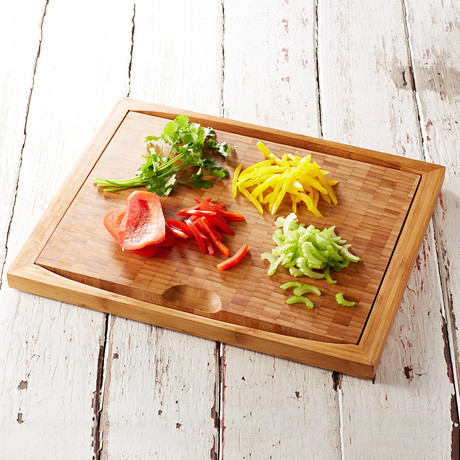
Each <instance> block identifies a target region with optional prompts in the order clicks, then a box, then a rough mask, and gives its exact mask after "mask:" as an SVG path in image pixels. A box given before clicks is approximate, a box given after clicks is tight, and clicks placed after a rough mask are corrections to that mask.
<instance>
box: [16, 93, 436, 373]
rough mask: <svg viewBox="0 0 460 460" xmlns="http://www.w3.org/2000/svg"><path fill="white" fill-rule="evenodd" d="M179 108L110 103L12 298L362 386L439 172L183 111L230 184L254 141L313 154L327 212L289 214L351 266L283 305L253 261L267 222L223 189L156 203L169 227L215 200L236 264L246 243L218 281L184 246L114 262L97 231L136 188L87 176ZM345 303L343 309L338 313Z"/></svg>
mask: <svg viewBox="0 0 460 460" xmlns="http://www.w3.org/2000/svg"><path fill="white" fill-rule="evenodd" d="M179 113H184V112H183V111H181V110H177V109H170V108H165V107H161V106H156V105H153V104H148V103H144V102H141V101H133V100H123V101H121V102H120V103H119V104H118V105H117V107H116V108H115V110H114V112H113V113H112V115H111V116H110V118H109V120H108V121H107V123H106V124H105V126H104V127H103V128H102V130H101V132H100V133H99V134H98V136H97V137H96V138H95V140H94V141H93V143H92V144H91V145H90V146H89V148H88V150H87V151H86V153H85V154H84V155H83V157H82V159H81V161H80V163H79V164H78V166H77V167H76V173H75V174H74V175H73V176H72V179H70V181H69V182H68V183H67V184H68V185H66V186H64V188H63V189H62V190H61V191H60V193H59V194H58V195H57V197H56V199H55V201H54V203H53V204H52V206H51V207H50V208H49V210H48V211H47V213H46V214H45V216H44V218H43V219H42V220H41V222H40V224H39V225H38V227H37V229H36V230H35V231H34V233H33V234H32V236H31V238H30V239H29V241H28V242H27V243H26V245H25V247H24V249H23V251H22V252H21V253H20V255H19V256H18V258H17V259H16V261H15V263H14V264H13V266H12V267H11V269H10V271H9V273H8V277H9V282H10V285H11V286H12V287H16V288H18V289H22V290H25V291H28V292H33V293H37V294H41V295H44V296H48V297H53V298H57V299H61V300H64V301H68V302H73V303H75V304H78V305H83V306H87V307H90V308H95V309H98V310H102V311H106V312H108V313H113V314H116V315H120V316H125V317H127V318H132V319H136V320H140V321H144V322H148V323H151V324H157V325H160V326H164V327H169V328H172V329H176V330H180V331H184V332H188V333H191V334H195V335H199V336H202V337H207V338H210V339H214V340H220V341H223V342H227V343H230V344H234V345H238V346H243V347H247V348H250V349H254V350H258V351H261V352H265V353H269V354H273V355H277V356H282V357H286V358H289V359H293V360H297V361H300V362H304V363H309V364H313V365H317V366H320V367H325V368H329V369H334V370H337V371H341V372H347V373H350V374H354V375H358V376H361V377H368V378H371V377H373V375H374V374H375V369H376V366H377V364H378V360H379V359H380V355H381V352H382V350H383V347H384V344H385V341H386V338H387V336H388V333H389V330H390V328H391V325H392V322H393V319H394V316H395V314H396V311H397V308H398V306H399V302H400V299H401V296H402V293H403V292H404V289H405V285H406V283H407V279H408V277H409V274H410V271H411V269H412V266H413V263H414V260H415V257H416V254H417V251H418V248H419V246H420V243H421V241H422V238H423V235H424V233H425V230H426V227H427V225H428V221H429V219H430V216H431V213H432V211H433V207H434V204H435V201H436V198H437V196H438V193H439V189H440V187H441V183H442V179H443V174H444V168H442V167H440V166H436V165H430V164H428V163H423V162H418V161H414V160H407V159H405V158H399V157H395V156H391V155H387V154H383V153H379V152H371V151H366V150H363V149H358V148H356V147H350V146H343V145H340V144H334V143H330V142H326V141H322V140H318V139H312V138H307V137H305V136H299V135H295V134H290V133H285V132H281V131H276V130H271V129H267V128H262V127H257V126H253V125H248V124H244V123H238V122H233V121H229V120H224V119H220V118H216V117H209V116H205V115H201V114H194V113H187V112H185V113H187V114H188V115H189V116H190V117H191V118H192V120H193V121H197V122H199V123H201V124H203V125H206V126H212V127H214V128H215V129H216V131H217V139H218V141H226V142H228V143H229V144H231V145H234V146H237V149H236V150H235V151H234V152H233V153H232V154H231V155H230V157H229V159H228V165H227V166H228V169H229V171H230V176H231V177H232V176H233V171H234V169H235V167H236V166H237V165H238V164H239V163H242V164H243V168H245V167H247V166H250V165H251V164H253V163H255V162H258V161H261V160H263V159H264V157H263V156H262V155H261V154H260V152H259V151H258V149H257V147H256V143H257V141H259V140H262V141H263V142H264V144H265V145H266V146H267V147H268V148H269V149H270V150H271V151H272V152H273V153H275V154H277V155H278V156H281V155H282V154H283V153H293V154H295V155H299V156H304V155H306V154H311V155H312V160H314V161H317V162H318V164H319V165H320V166H321V167H322V169H326V170H328V171H329V172H330V174H329V176H328V177H329V178H331V179H336V180H338V181H339V183H338V185H337V186H335V192H336V195H337V197H338V201H339V203H338V205H336V206H334V205H329V204H327V203H324V202H321V201H320V205H319V209H320V211H321V212H322V214H323V216H324V217H322V218H319V217H316V216H314V215H313V214H311V213H309V212H308V211H307V210H306V208H305V207H301V206H299V208H298V212H297V216H298V218H299V221H300V222H304V223H305V224H306V225H310V224H313V225H315V226H316V227H317V228H319V229H322V228H324V227H329V226H332V225H335V226H336V232H337V233H338V234H339V235H340V236H342V238H344V239H345V240H347V242H348V243H351V245H352V252H353V253H355V254H356V255H358V256H360V257H361V259H362V262H360V263H352V264H350V265H349V267H347V268H346V269H345V270H343V271H341V272H340V273H334V274H333V277H334V278H335V279H336V280H337V284H335V285H331V284H328V283H327V282H326V281H324V280H310V279H307V278H304V279H301V280H300V281H302V282H307V283H309V284H314V285H316V286H317V287H318V288H319V289H320V290H321V291H322V295H321V296H319V297H318V296H310V298H311V299H312V300H313V301H314V303H315V308H314V309H312V310H310V309H307V308H305V307H304V306H301V305H288V304H286V298H287V297H288V296H289V295H291V294H290V293H285V292H284V291H282V290H281V289H280V288H279V286H280V285H281V284H282V283H284V282H287V281H290V280H292V279H293V278H292V277H291V276H290V275H289V274H288V272H287V271H286V270H285V269H282V268H281V269H279V270H278V272H277V273H276V274H275V275H274V276H272V277H268V276H267V265H266V262H264V261H262V260H261V257H260V256H261V254H262V253H263V252H267V251H270V250H271V249H272V248H273V247H274V243H273V240H272V238H271V236H272V234H273V232H274V230H275V229H276V227H275V226H274V220H275V218H276V217H277V216H286V215H287V214H289V213H290V212H291V209H290V206H289V205H288V204H285V205H283V206H282V207H281V208H280V209H279V211H278V213H277V215H276V216H272V215H270V214H269V213H268V212H265V213H264V215H261V214H260V213H259V212H258V211H257V210H256V209H255V208H254V207H253V206H252V204H250V203H249V202H248V201H247V200H246V198H244V197H243V196H241V195H238V196H237V198H236V199H234V198H233V195H232V192H231V180H227V181H221V180H219V179H216V180H215V183H214V187H212V188H211V189H208V190H197V189H194V188H192V187H189V186H186V185H179V186H177V187H176V188H174V190H173V192H172V193H171V195H170V196H168V197H164V198H162V205H163V211H164V214H165V216H166V217H170V218H176V212H177V211H178V210H179V209H180V208H182V207H186V206H191V205H193V204H194V200H193V198H194V197H199V198H208V197H209V198H212V199H213V200H216V201H222V200H223V201H225V202H226V203H227V207H228V209H229V210H231V211H236V212H240V213H242V214H243V215H244V216H245V218H246V220H245V222H234V223H231V226H232V228H233V230H234V231H235V235H234V236H224V242H225V244H226V245H227V246H228V247H229V248H230V250H231V252H232V253H235V252H236V251H237V250H238V249H239V248H240V247H241V246H242V245H243V244H244V243H245V242H247V243H248V245H249V248H250V252H249V253H248V255H247V256H246V257H245V258H244V259H243V261H242V262H241V263H240V264H238V265H237V266H235V267H233V268H231V269H229V270H226V271H224V272H221V271H219V270H217V267H216V265H217V263H219V262H220V261H222V260H223V259H224V257H223V256H219V255H216V256H210V255H208V254H206V255H203V254H202V253H201V251H200V250H199V248H198V246H197V245H196V243H195V242H194V241H192V240H185V241H182V240H181V241H177V242H176V244H175V245H174V246H172V247H171V248H163V249H161V250H160V251H159V253H158V254H157V255H156V256H155V257H152V258H144V257H140V256H137V255H134V254H132V253H127V252H126V253H124V252H122V251H121V249H120V247H119V246H118V244H117V243H116V242H115V241H114V240H113V239H112V237H111V236H110V235H109V234H108V232H107V231H106V230H105V228H104V226H103V218H104V216H105V214H106V213H107V212H108V211H109V210H111V209H113V208H117V207H122V206H123V205H124V203H125V201H126V198H127V197H128V195H129V194H130V193H131V192H132V191H133V190H126V191H122V192H116V193H104V192H102V191H101V190H99V189H98V188H97V187H96V186H95V185H94V184H93V178H94V177H103V178H111V179H121V178H126V177H131V176H133V175H134V172H135V171H136V169H137V167H138V166H139V165H140V164H141V162H142V161H143V159H142V158H141V155H142V154H144V153H145V152H146V144H145V141H144V139H145V137H146V136H147V135H149V134H154V135H159V134H160V133H161V132H162V130H163V128H164V126H165V125H166V123H167V122H169V121H170V119H172V118H174V117H175V116H176V115H177V114H179ZM337 292H343V294H344V296H345V298H347V299H351V300H354V301H355V302H356V305H355V306H354V307H343V306H340V305H338V304H337V302H336V301H335V294H336V293H337Z"/></svg>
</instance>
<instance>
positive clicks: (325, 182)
mask: <svg viewBox="0 0 460 460" xmlns="http://www.w3.org/2000/svg"><path fill="white" fill-rule="evenodd" d="M318 180H319V182H320V184H321V185H322V186H323V187H324V188H325V189H326V194H327V195H329V197H330V198H331V200H332V202H333V203H334V204H337V197H336V196H335V193H334V190H332V187H331V184H330V183H329V180H328V179H326V178H325V177H324V176H323V175H321V174H320V175H318Z"/></svg>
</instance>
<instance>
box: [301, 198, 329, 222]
mask: <svg viewBox="0 0 460 460" xmlns="http://www.w3.org/2000/svg"><path fill="white" fill-rule="evenodd" d="M299 198H300V199H301V200H302V201H303V202H304V203H305V204H306V205H307V208H308V210H309V211H311V212H312V213H313V214H314V215H315V216H318V217H323V215H322V214H321V213H320V212H319V210H318V208H317V206H316V204H315V203H314V201H313V200H312V199H311V198H310V197H309V196H308V195H306V194H305V193H299Z"/></svg>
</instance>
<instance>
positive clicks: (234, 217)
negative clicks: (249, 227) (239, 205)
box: [219, 209, 245, 222]
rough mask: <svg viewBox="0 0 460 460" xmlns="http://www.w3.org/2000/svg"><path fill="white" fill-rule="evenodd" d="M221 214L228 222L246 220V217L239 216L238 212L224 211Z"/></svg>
mask: <svg viewBox="0 0 460 460" xmlns="http://www.w3.org/2000/svg"><path fill="white" fill-rule="evenodd" d="M219 214H220V215H221V216H222V217H223V218H224V219H225V220H226V221H227V222H242V221H243V220H245V218H244V216H243V215H242V214H239V213H238V212H230V211H226V210H225V209H224V210H222V211H219Z"/></svg>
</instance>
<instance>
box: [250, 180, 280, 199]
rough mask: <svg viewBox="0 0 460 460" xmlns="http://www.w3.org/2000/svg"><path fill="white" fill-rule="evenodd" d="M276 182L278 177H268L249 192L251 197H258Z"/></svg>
mask: <svg viewBox="0 0 460 460" xmlns="http://www.w3.org/2000/svg"><path fill="white" fill-rule="evenodd" d="M278 180H279V177H278V176H270V177H268V178H267V179H265V180H264V181H263V182H262V183H261V184H259V185H258V186H257V187H256V188H255V189H254V190H253V191H252V192H251V195H252V196H258V195H259V194H260V193H262V192H264V191H265V190H266V189H267V188H268V187H271V186H272V185H273V184H274V183H276V182H277V181H278Z"/></svg>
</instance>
